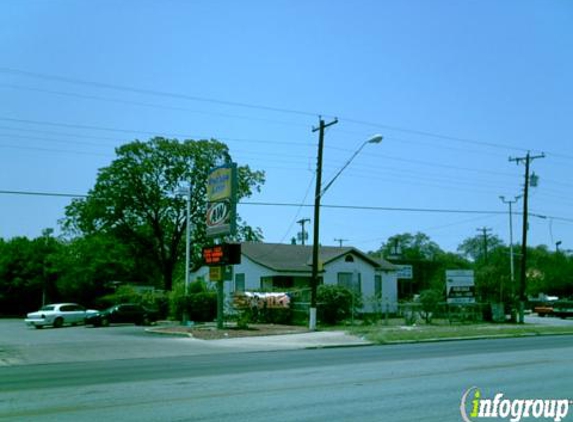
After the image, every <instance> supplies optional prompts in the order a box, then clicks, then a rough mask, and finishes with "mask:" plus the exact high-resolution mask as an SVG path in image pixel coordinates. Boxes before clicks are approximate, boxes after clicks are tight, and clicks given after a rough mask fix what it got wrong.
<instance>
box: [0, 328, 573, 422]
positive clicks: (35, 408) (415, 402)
mask: <svg viewBox="0 0 573 422" xmlns="http://www.w3.org/2000/svg"><path fill="white" fill-rule="evenodd" d="M572 351H573V337H569V336H557V337H543V338H539V337H538V338H535V337H532V338H521V339H498V340H476V341H461V342H440V343H426V344H413V345H396V346H370V347H359V348H357V347H354V348H342V349H323V350H299V351H277V352H259V353H227V354H223V353H219V354H213V355H200V356H179V357H161V358H149V359H123V360H110V361H107V362H106V361H91V362H75V363H69V364H62V363H59V364H48V365H23V366H11V367H3V368H0V378H1V382H0V421H34V422H44V421H57V422H71V421H74V422H78V421H98V422H99V421H102V420H107V421H126V422H130V421H133V422H136V421H137V422H144V421H157V422H159V421H161V422H168V421H177V422H183V421H222V422H225V421H229V422H230V421H232V422H237V421H249V422H250V421H254V422H257V421H271V420H272V421H297V422H299V421H360V422H362V421H412V422H413V421H416V422H418V421H440V422H442V421H461V420H462V419H461V416H460V409H459V408H460V402H461V397H462V394H463V392H464V391H466V390H467V389H469V388H470V387H473V386H477V387H479V388H480V390H481V392H482V396H483V397H493V396H494V395H495V394H496V393H503V394H504V395H505V397H509V398H522V399H523V398H556V399H557V398H561V399H563V398H567V399H571V398H573V387H572V383H571V380H573V365H572V363H573V358H572V353H571V352H572ZM572 407H573V406H572ZM487 420H503V419H487ZM506 420H509V419H506ZM565 420H573V410H572V411H571V415H569V417H568V419H565Z"/></svg>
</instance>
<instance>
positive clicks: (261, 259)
mask: <svg viewBox="0 0 573 422" xmlns="http://www.w3.org/2000/svg"><path fill="white" fill-rule="evenodd" d="M319 252H320V255H319V259H320V261H321V262H322V264H323V265H326V264H328V263H329V262H331V261H334V260H336V259H338V258H339V257H341V256H344V255H347V254H353V255H355V256H358V257H360V258H361V259H362V260H364V261H366V262H368V263H369V264H370V265H372V266H373V267H375V268H379V269H382V270H395V269H396V267H395V266H394V265H393V264H391V263H389V262H388V261H385V260H383V259H378V258H377V259H374V258H371V257H370V256H368V255H366V254H365V253H363V252H361V251H359V250H358V249H356V248H353V247H335V246H321V247H320V249H319ZM241 253H242V254H243V255H245V256H247V257H248V258H249V259H251V260H252V261H254V262H256V263H257V264H260V265H262V266H264V267H267V268H270V269H272V270H274V271H277V272H309V271H310V270H311V266H312V246H302V245H287V244H282V243H262V242H244V243H242V244H241Z"/></svg>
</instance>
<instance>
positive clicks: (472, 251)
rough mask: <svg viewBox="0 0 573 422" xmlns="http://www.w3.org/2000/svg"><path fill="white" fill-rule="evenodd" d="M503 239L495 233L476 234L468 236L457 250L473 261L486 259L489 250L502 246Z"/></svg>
mask: <svg viewBox="0 0 573 422" xmlns="http://www.w3.org/2000/svg"><path fill="white" fill-rule="evenodd" d="M503 244H504V243H503V241H502V240H501V239H500V238H499V236H497V235H495V234H494V235H487V236H486V237H484V236H483V235H476V236H473V237H468V238H467V239H465V240H464V241H463V242H462V243H461V244H460V245H459V246H458V252H459V253H461V254H462V255H463V256H464V257H466V258H468V259H471V260H472V261H474V262H479V261H481V260H483V261H487V259H488V258H489V254H490V252H491V251H493V250H495V249H496V248H498V247H500V246H503Z"/></svg>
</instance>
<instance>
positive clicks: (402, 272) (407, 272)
mask: <svg viewBox="0 0 573 422" xmlns="http://www.w3.org/2000/svg"><path fill="white" fill-rule="evenodd" d="M396 266H397V267H398V271H396V276H397V277H398V278H399V279H402V280H412V279H413V278H414V269H413V268H412V266H411V265H396Z"/></svg>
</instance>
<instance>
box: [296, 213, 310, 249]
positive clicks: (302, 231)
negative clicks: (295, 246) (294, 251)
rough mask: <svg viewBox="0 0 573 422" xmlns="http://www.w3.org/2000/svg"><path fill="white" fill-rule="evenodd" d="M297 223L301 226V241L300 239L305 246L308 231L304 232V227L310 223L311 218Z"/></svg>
mask: <svg viewBox="0 0 573 422" xmlns="http://www.w3.org/2000/svg"><path fill="white" fill-rule="evenodd" d="M297 223H298V224H300V225H301V236H300V238H301V239H300V240H301V242H302V246H304V245H305V243H304V242H305V240H306V231H305V230H304V225H305V224H306V223H310V218H303V219H300V220H298V221H297Z"/></svg>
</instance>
